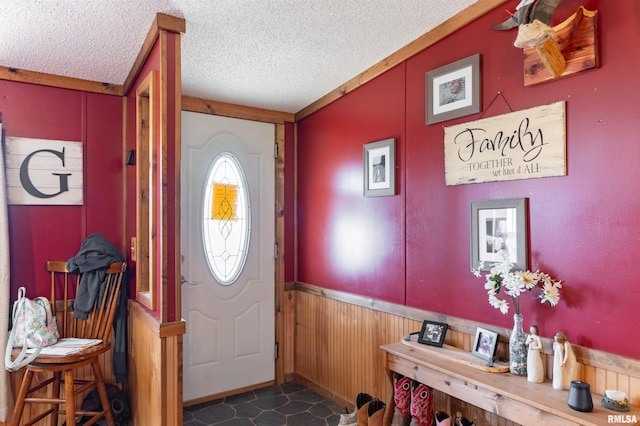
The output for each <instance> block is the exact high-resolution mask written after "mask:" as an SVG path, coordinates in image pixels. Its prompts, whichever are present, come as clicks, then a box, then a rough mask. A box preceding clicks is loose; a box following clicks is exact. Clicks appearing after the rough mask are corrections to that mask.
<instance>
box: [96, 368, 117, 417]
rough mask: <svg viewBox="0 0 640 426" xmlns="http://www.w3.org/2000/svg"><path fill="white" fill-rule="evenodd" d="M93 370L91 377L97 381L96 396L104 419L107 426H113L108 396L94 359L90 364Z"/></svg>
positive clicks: (100, 372)
mask: <svg viewBox="0 0 640 426" xmlns="http://www.w3.org/2000/svg"><path fill="white" fill-rule="evenodd" d="M91 368H92V369H93V375H94V376H95V378H96V380H97V381H98V383H97V387H98V394H99V395H100V402H101V403H102V410H103V411H104V417H105V419H106V420H107V425H108V426H115V421H114V420H113V413H112V412H111V402H110V401H109V395H108V394H107V387H106V386H105V385H104V378H103V377H102V370H101V369H100V363H99V362H98V360H97V359H94V360H93V362H92V363H91Z"/></svg>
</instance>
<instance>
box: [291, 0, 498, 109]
mask: <svg viewBox="0 0 640 426" xmlns="http://www.w3.org/2000/svg"><path fill="white" fill-rule="evenodd" d="M504 3H507V0H478V1H477V2H476V3H474V4H472V5H471V6H469V7H468V8H466V9H464V10H463V11H462V12H460V13H458V14H457V15H455V16H453V17H451V18H450V19H448V20H446V21H445V22H443V23H442V24H440V25H438V26H437V27H435V28H434V29H432V30H431V31H429V32H428V33H426V34H424V35H422V36H421V37H419V38H417V39H416V40H414V41H412V42H411V43H409V44H408V45H406V46H404V47H403V48H401V49H400V50H398V51H396V52H395V53H393V54H391V55H390V56H388V57H386V58H385V59H383V60H382V61H380V62H378V63H377V64H375V65H373V66H372V67H370V68H369V69H367V70H365V71H364V72H361V73H360V74H358V75H357V76H356V77H354V78H352V79H351V80H349V81H348V82H346V83H345V84H343V85H342V86H340V87H338V88H337V89H334V90H333V91H331V92H329V93H328V94H326V95H325V96H323V97H322V98H320V99H318V100H317V101H315V102H313V103H312V104H310V105H309V106H307V107H305V108H303V109H301V110H300V111H298V112H297V113H296V114H295V120H296V121H299V120H302V119H303V118H305V117H307V116H309V115H311V114H312V113H314V112H316V111H318V110H319V109H321V108H323V107H325V106H327V105H329V104H330V103H332V102H333V101H335V100H337V99H339V98H341V97H343V96H344V95H346V94H347V93H349V92H352V91H353V90H355V89H357V88H358V87H360V86H362V85H363V84H365V83H367V82H369V81H371V80H373V79H374V78H376V77H378V76H379V75H380V74H382V73H384V72H386V71H388V70H390V69H391V68H393V67H395V66H396V65H398V64H400V63H402V62H404V61H406V60H407V59H409V58H410V57H412V56H413V55H415V54H417V53H419V52H421V51H423V50H424V49H426V48H427V47H429V46H431V45H434V44H436V43H437V42H439V41H440V40H442V39H443V38H445V37H447V36H448V35H450V34H452V33H454V32H456V31H457V30H459V29H460V28H462V27H464V26H465V25H467V24H469V23H471V22H473V21H475V20H476V19H478V18H480V17H481V16H483V15H484V14H486V13H488V12H490V11H491V10H493V9H495V8H496V7H498V6H500V5H501V4H504Z"/></svg>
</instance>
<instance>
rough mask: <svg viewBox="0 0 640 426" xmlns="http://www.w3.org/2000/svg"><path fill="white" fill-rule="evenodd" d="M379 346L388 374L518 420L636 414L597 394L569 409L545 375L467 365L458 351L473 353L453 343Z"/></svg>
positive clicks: (597, 419) (591, 420)
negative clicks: (536, 379)
mask: <svg viewBox="0 0 640 426" xmlns="http://www.w3.org/2000/svg"><path fill="white" fill-rule="evenodd" d="M405 343H407V342H405ZM412 343H413V342H412ZM416 345H417V344H416ZM381 349H382V350H383V351H384V367H385V369H386V370H387V374H388V375H389V377H390V378H392V372H394V371H395V372H397V373H399V374H402V375H404V376H407V377H410V378H412V379H414V380H416V381H418V382H420V383H424V384H426V385H427V386H430V387H432V388H433V389H437V390H439V391H441V392H444V393H446V394H448V395H450V396H452V397H454V398H458V399H460V400H462V401H466V402H468V403H470V404H472V405H475V406H477V407H480V408H482V409H483V410H485V411H489V412H491V413H495V414H497V415H498V416H500V417H503V418H505V419H508V420H511V421H513V422H516V423H519V424H521V425H525V426H529V425H534V424H535V425H537V426H541V425H554V426H555V425H575V426H603V425H607V424H610V423H621V422H620V421H619V419H623V420H624V421H623V422H622V423H627V424H629V423H632V424H633V422H635V419H637V420H640V409H639V408H638V407H633V406H632V407H631V410H630V411H627V412H618V411H612V410H608V409H606V408H604V407H602V406H601V405H600V399H601V398H602V396H601V395H596V394H593V395H592V397H593V411H591V412H589V413H583V412H580V411H575V410H572V409H571V408H569V406H568V405H567V396H568V395H569V391H567V390H557V389H553V388H552V387H551V382H550V381H549V380H547V381H546V382H545V383H540V384H537V383H529V382H528V381H527V379H526V377H518V376H514V375H512V374H510V373H491V372H487V371H483V370H482V369H480V368H476V367H474V366H472V365H470V364H469V362H471V361H472V360H471V359H468V360H465V361H464V362H461V361H460V360H461V358H464V356H461V352H463V353H465V354H468V356H470V357H473V355H471V353H468V352H464V351H462V350H460V349H457V348H453V347H447V346H446V345H445V347H442V348H438V347H434V346H427V345H420V347H416V346H415V345H410V344H403V343H392V344H389V345H384V346H381ZM473 358H477V357H473ZM477 360H478V362H479V363H483V362H484V361H483V360H481V359H479V358H477ZM466 361H469V362H466ZM391 403H393V398H392V400H391ZM609 416H615V417H609ZM618 416H623V417H618ZM626 416H628V417H626ZM616 419H618V421H616ZM631 419H633V422H631Z"/></svg>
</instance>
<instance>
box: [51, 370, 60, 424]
mask: <svg viewBox="0 0 640 426" xmlns="http://www.w3.org/2000/svg"><path fill="white" fill-rule="evenodd" d="M56 398H60V372H59V371H56V372H54V373H53V382H52V383H51V399H56ZM51 408H52V409H53V413H52V414H51V418H50V419H49V420H50V425H51V426H58V412H59V411H60V404H56V403H52V404H51Z"/></svg>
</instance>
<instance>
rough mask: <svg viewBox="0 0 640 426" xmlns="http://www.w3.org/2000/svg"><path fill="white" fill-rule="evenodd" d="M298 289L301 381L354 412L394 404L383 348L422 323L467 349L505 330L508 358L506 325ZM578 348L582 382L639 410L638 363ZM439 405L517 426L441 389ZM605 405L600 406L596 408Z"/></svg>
mask: <svg viewBox="0 0 640 426" xmlns="http://www.w3.org/2000/svg"><path fill="white" fill-rule="evenodd" d="M294 292H295V295H294V300H295V351H294V352H295V354H294V359H295V376H297V377H299V378H300V380H301V381H302V382H305V383H309V384H311V385H312V387H314V388H315V389H318V390H319V391H320V392H321V393H322V394H323V395H325V396H328V397H330V398H332V399H333V400H334V401H336V402H337V403H340V404H341V405H344V406H345V408H347V410H348V411H351V410H352V409H353V406H354V401H355V398H356V395H357V394H358V393H360V392H366V393H368V394H370V395H372V396H374V397H376V398H379V399H381V400H382V401H385V402H387V401H389V399H390V398H391V397H392V387H391V383H390V381H389V379H388V377H387V375H386V372H385V370H384V366H383V352H382V350H381V349H380V346H381V345H385V344H388V343H393V342H399V341H400V340H401V339H402V337H404V336H406V335H407V334H409V333H412V332H416V331H419V330H420V329H421V327H422V321H423V320H426V319H428V320H432V321H440V322H446V323H447V324H449V328H448V330H447V335H446V338H445V343H446V344H447V345H451V346H455V347H458V348H461V349H464V350H466V351H469V352H470V351H471V347H472V346H473V342H474V339H475V330H476V327H483V328H488V329H492V330H495V331H499V334H500V342H499V344H498V354H502V355H504V354H506V353H508V347H507V344H508V335H509V332H510V330H507V329H502V328H500V327H495V326H491V325H488V324H482V323H477V322H474V321H470V320H465V319H461V318H455V317H445V316H443V315H442V314H438V313H434V312H429V311H421V310H417V309H415V308H410V307H406V306H400V305H393V304H390V303H386V302H382V301H377V300H375V301H374V300H372V299H369V298H366V297H362V296H357V295H353V294H347V293H343V292H338V291H333V290H328V289H322V288H319V287H315V286H312V285H309V284H303V283H296V285H295V290H294ZM543 345H544V348H545V350H544V352H545V359H544V360H543V361H544V363H545V364H546V371H547V378H546V381H547V382H550V381H551V370H552V368H553V352H552V350H551V347H552V341H551V339H548V338H543ZM573 347H574V351H575V353H576V357H577V359H578V362H579V363H580V380H583V381H585V382H588V383H589V384H590V385H591V390H592V392H593V393H595V394H603V393H604V391H605V390H606V389H619V390H622V391H624V392H626V393H627V395H628V398H629V402H630V403H631V404H633V405H640V360H636V359H630V358H626V357H622V356H618V355H615V354H611V353H606V352H602V351H597V350H594V349H590V348H586V347H581V346H578V345H574V346H573ZM487 374H494V373H487ZM502 374H509V373H502ZM526 385H529V383H527V382H526V378H523V386H526ZM531 385H532V386H535V384H531ZM558 392H565V393H566V392H567V391H558ZM434 401H435V409H436V410H439V411H445V412H447V413H449V414H451V415H455V414H456V412H460V413H461V414H462V415H463V416H464V417H466V418H467V419H470V420H473V419H475V420H476V426H495V425H499V426H513V425H516V424H515V423H513V422H511V421H509V420H506V419H504V418H501V417H499V416H497V415H495V414H493V413H491V412H488V411H485V410H482V409H480V408H478V407H475V406H473V405H470V404H468V403H465V402H463V401H460V400H458V399H455V398H452V397H449V396H448V395H446V394H443V393H441V392H435V398H434ZM599 403H600V401H594V404H599ZM613 414H616V413H615V412H613Z"/></svg>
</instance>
